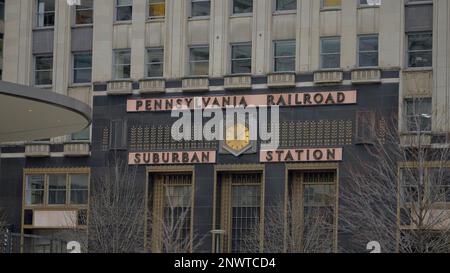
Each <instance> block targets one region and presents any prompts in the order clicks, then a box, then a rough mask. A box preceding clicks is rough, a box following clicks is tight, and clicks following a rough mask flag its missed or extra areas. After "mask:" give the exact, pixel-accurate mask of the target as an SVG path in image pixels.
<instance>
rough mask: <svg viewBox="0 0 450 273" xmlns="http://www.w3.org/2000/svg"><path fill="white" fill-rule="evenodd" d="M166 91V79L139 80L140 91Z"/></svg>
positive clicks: (146, 92) (149, 92)
mask: <svg viewBox="0 0 450 273" xmlns="http://www.w3.org/2000/svg"><path fill="white" fill-rule="evenodd" d="M165 91H166V81H165V80H164V79H144V80H140V81H139V93H141V94H151V93H164V92H165Z"/></svg>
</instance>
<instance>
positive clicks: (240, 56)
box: [231, 43, 252, 74]
mask: <svg viewBox="0 0 450 273" xmlns="http://www.w3.org/2000/svg"><path fill="white" fill-rule="evenodd" d="M242 73H252V45H251V43H245V44H234V45H231V74H242Z"/></svg>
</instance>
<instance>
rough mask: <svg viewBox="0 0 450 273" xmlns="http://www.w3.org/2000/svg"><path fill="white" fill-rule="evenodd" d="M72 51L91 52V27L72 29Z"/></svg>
mask: <svg viewBox="0 0 450 273" xmlns="http://www.w3.org/2000/svg"><path fill="white" fill-rule="evenodd" d="M71 41H72V51H91V50H92V26H83V27H75V28H72V39H71Z"/></svg>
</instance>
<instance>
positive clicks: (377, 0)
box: [359, 0, 381, 7]
mask: <svg viewBox="0 0 450 273" xmlns="http://www.w3.org/2000/svg"><path fill="white" fill-rule="evenodd" d="M380 5H381V0H359V6H360V7H378V6H380Z"/></svg>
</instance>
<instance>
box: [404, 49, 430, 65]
mask: <svg viewBox="0 0 450 273" xmlns="http://www.w3.org/2000/svg"><path fill="white" fill-rule="evenodd" d="M408 64H409V67H431V66H433V53H432V52H431V51H427V52H411V53H410V54H409V58H408Z"/></svg>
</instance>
